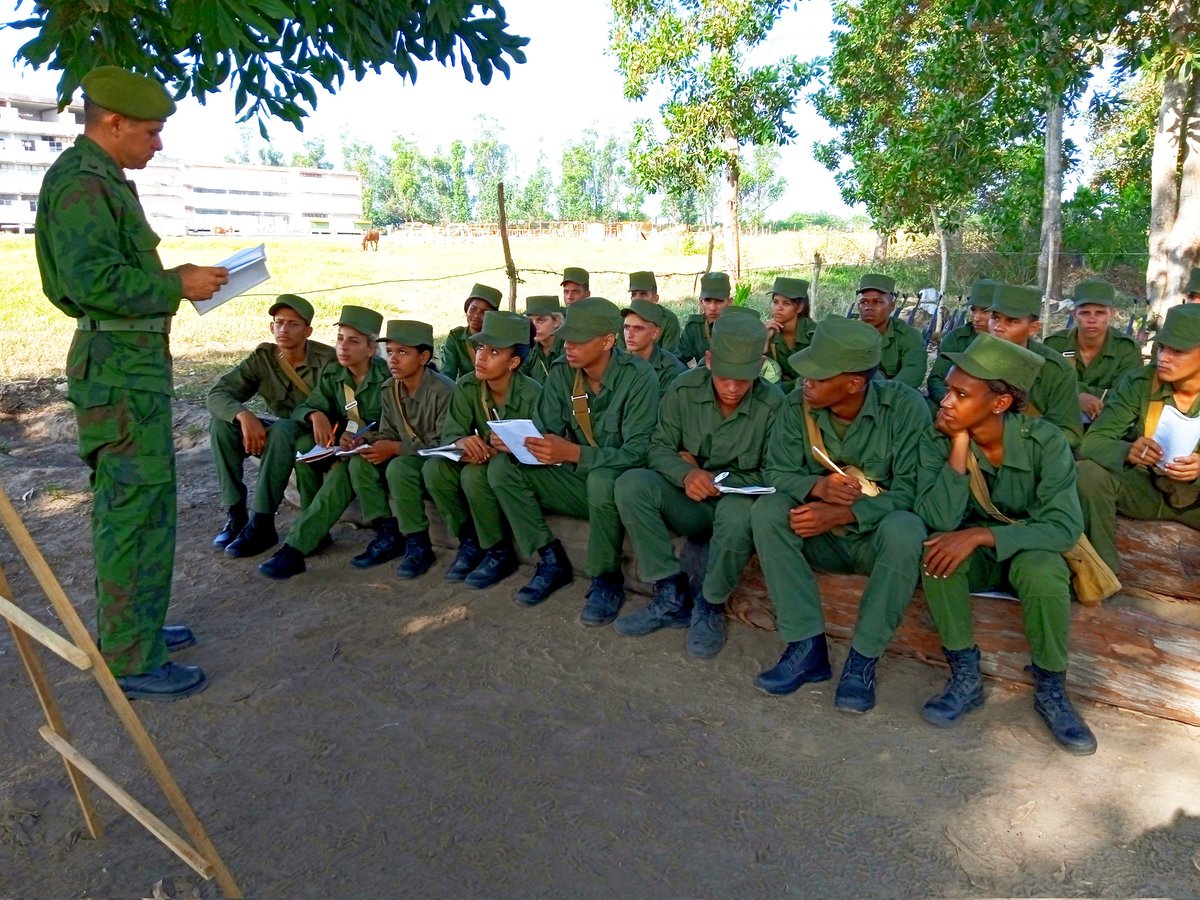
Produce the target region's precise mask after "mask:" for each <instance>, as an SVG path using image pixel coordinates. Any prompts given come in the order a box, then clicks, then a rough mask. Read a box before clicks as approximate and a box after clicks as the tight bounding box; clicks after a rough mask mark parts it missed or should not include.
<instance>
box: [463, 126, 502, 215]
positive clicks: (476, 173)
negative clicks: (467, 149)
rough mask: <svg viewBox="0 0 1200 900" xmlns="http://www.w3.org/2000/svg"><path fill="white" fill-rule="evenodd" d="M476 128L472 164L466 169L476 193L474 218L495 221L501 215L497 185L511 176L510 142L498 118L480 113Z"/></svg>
mask: <svg viewBox="0 0 1200 900" xmlns="http://www.w3.org/2000/svg"><path fill="white" fill-rule="evenodd" d="M475 128H476V134H475V138H474V140H472V141H471V164H470V166H469V167H468V169H467V175H468V177H469V179H470V185H471V193H472V194H473V195H474V208H475V219H476V221H478V222H495V221H497V220H498V219H499V218H500V207H499V204H498V203H497V200H496V185H498V184H499V183H500V182H502V181H504V179H505V177H506V176H507V175H508V162H509V156H510V155H511V151H510V150H509V146H508V144H506V143H504V142H503V141H502V140H500V138H499V135H500V133H501V129H500V124H499V123H498V122H497V121H496V120H495V119H492V118H489V117H487V116H480V117H479V118H478V120H477V121H476V124H475Z"/></svg>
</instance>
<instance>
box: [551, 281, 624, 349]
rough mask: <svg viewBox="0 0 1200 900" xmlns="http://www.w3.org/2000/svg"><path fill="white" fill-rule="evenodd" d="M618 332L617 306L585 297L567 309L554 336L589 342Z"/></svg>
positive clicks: (601, 299) (619, 313)
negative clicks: (603, 335)
mask: <svg viewBox="0 0 1200 900" xmlns="http://www.w3.org/2000/svg"><path fill="white" fill-rule="evenodd" d="M576 283H577V284H578V282H576ZM620 330H621V310H620V309H618V308H617V304H615V303H613V302H612V301H611V300H605V299H604V298H603V297H585V298H584V299H583V300H577V301H576V302H574V303H572V304H571V305H570V306H568V307H567V312H566V315H565V316H564V318H563V323H562V325H560V326H559V327H558V330H557V331H555V332H554V334H555V335H556V336H557V337H560V338H562V339H563V340H564V341H590V340H591V339H592V338H596V337H600V335H602V334H616V333H617V332H618V331H620Z"/></svg>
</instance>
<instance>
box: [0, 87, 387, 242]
mask: <svg viewBox="0 0 1200 900" xmlns="http://www.w3.org/2000/svg"><path fill="white" fill-rule="evenodd" d="M82 133H83V104H81V103H73V104H71V105H70V106H69V107H67V108H66V109H64V110H63V111H62V112H59V111H58V103H57V101H55V100H53V99H46V98H38V97H24V96H20V95H16V94H0V230H4V231H26V230H32V229H33V224H34V217H35V215H36V214H37V196H38V191H39V189H40V188H41V184H42V177H43V175H45V173H46V169H48V168H49V167H50V164H51V163H52V162H54V160H55V158H56V157H57V156H58V154H59V153H61V152H62V151H63V150H64V149H65V148H66V147H69V146H70V145H71V144H72V143H74V141H75V138H76V137H78V136H79V135H80V134H82ZM128 174H129V175H130V178H131V180H132V181H133V182H134V183H135V184H136V185H137V189H138V196H139V197H140V198H141V201H142V206H143V207H144V208H145V210H146V215H147V217H148V218H149V219H150V223H151V225H152V226H153V227H154V229H155V231H157V232H158V233H159V234H164V235H166V234H185V233H197V232H199V233H210V232H218V231H229V232H235V231H236V232H241V233H255V234H310V233H330V232H345V233H354V232H358V231H360V230H362V228H363V225H364V223H363V222H362V185H361V184H360V182H359V177H358V174H357V173H355V172H345V171H338V170H335V169H295V168H285V167H280V166H241V165H235V164H232V163H209V162H191V161H188V160H183V159H177V158H174V157H170V156H162V155H159V156H156V157H155V158H154V160H153V161H152V162H151V163H150V165H148V166H147V167H146V168H145V169H142V170H141V171H138V172H131V173H128Z"/></svg>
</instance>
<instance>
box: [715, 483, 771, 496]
mask: <svg viewBox="0 0 1200 900" xmlns="http://www.w3.org/2000/svg"><path fill="white" fill-rule="evenodd" d="M717 490H718V491H720V492H721V493H722V494H749V495H750V496H752V497H757V496H759V495H761V494H773V493H775V488H773V487H768V486H766V485H761V484H748V485H746V486H745V487H726V486H725V485H723V484H718V485H717Z"/></svg>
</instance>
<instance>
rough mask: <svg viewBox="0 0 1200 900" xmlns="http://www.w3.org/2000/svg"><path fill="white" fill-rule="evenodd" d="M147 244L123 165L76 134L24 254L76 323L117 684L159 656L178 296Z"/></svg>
mask: <svg viewBox="0 0 1200 900" xmlns="http://www.w3.org/2000/svg"><path fill="white" fill-rule="evenodd" d="M158 243H159V238H158V235H156V234H155V233H154V232H153V231H152V230H151V228H150V225H149V223H148V222H147V221H146V216H145V214H144V213H143V211H142V206H141V203H140V202H139V200H138V196H137V192H136V190H135V188H134V186H133V185H132V184H131V183H130V182H129V181H127V180H126V178H125V174H124V172H123V171H122V169H121V167H120V166H118V165H117V163H116V162H115V161H114V160H113V159H112V158H111V157H110V156H109V155H108V154H107V153H106V152H105V151H104V150H103V149H101V148H100V146H99V145H97V144H96V143H95V142H94V141H92V140H90V139H89V138H87V137H85V136H81V137H79V138H77V139H76V141H75V144H74V146H72V147H70V148H69V149H67V150H65V151H64V152H63V153H62V155H61V156H59V158H58V159H57V160H56V161H55V162H54V164H53V165H52V166H51V167H50V169H49V170H48V171H47V172H46V176H45V179H44V180H43V182H42V189H41V193H40V195H39V197H38V214H37V237H36V239H35V247H36V251H37V259H38V266H39V268H40V269H41V274H42V289H43V290H44V291H45V293H46V296H47V297H48V298H49V299H50V302H51V303H53V304H54V305H55V306H56V307H58V309H60V310H62V311H63V312H64V313H66V314H67V315H68V316H70V317H72V318H74V319H75V320H76V322H77V326H76V328H77V330H76V332H75V337H74V340H73V341H72V342H71V349H70V351H69V352H68V354H67V398H68V399H69V400H70V401H71V403H72V404H73V405H74V406H75V414H76V420H77V422H78V425H79V455H80V456H81V457H82V458H83V460H84V462H86V463H87V464H88V467H89V468H90V469H91V486H92V493H93V502H92V553H93V556H94V558H95V563H96V620H97V629H98V633H99V639H100V644H101V647H102V652H103V654H104V658H105V661H106V662H107V663H108V666H109V669H110V670H111V671H112V672H113V674H114V675H118V676H121V675H138V674H141V673H143V672H146V671H149V670H151V669H155V668H157V667H159V666H161V665H163V664H164V663H166V661H167V648H166V644H165V643H164V641H163V637H162V633H161V629H162V625H163V620H164V618H165V617H166V613H167V606H168V604H169V603H170V600H171V576H172V573H173V570H174V561H175V515H176V513H175V446H174V442H173V439H172V428H171V397H172V395H173V392H174V384H173V379H172V369H171V352H170V347H169V342H168V337H167V335H168V332H169V330H170V324H171V317H172V316H173V315H174V314H175V312H176V310H178V308H179V303H180V300H181V299H182V296H183V294H182V284H181V279H180V275H179V273H178V272H177V271H175V270H170V271H164V269H163V266H162V262H161V261H160V260H159V257H158V251H157V249H156V248H157V247H158Z"/></svg>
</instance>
